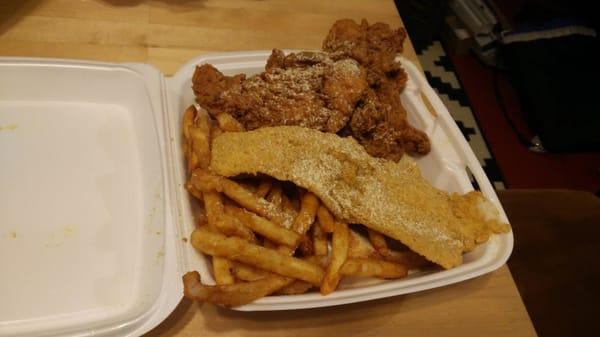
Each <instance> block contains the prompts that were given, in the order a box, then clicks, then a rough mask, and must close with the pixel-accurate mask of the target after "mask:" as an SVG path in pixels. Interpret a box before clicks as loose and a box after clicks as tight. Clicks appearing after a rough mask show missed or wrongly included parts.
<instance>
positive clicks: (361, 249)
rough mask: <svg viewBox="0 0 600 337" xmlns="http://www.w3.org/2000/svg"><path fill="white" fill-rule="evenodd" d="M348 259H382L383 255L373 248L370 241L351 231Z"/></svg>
mask: <svg viewBox="0 0 600 337" xmlns="http://www.w3.org/2000/svg"><path fill="white" fill-rule="evenodd" d="M348 258H363V259H369V258H375V259H377V258H378V259H381V255H380V254H379V253H378V252H377V250H376V249H375V248H374V247H373V245H372V244H371V242H369V239H367V238H365V237H363V236H362V235H360V234H358V233H357V232H355V231H354V230H352V229H350V243H349V246H348Z"/></svg>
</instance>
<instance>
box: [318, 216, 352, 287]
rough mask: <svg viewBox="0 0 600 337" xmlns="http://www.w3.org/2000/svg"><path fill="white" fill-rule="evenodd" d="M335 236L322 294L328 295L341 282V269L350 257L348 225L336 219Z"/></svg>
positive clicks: (332, 241)
mask: <svg viewBox="0 0 600 337" xmlns="http://www.w3.org/2000/svg"><path fill="white" fill-rule="evenodd" d="M334 226H335V228H334V231H333V237H332V240H331V260H330V261H329V265H328V266H327V269H326V271H325V277H324V278H323V283H322V284H321V294H323V295H327V294H329V293H331V292H332V291H334V290H335V288H337V285H338V283H339V282H340V278H341V275H340V269H341V268H342V266H343V265H344V263H345V262H346V259H347V257H348V244H349V241H350V232H349V229H348V225H347V224H345V223H343V222H339V221H335V222H334Z"/></svg>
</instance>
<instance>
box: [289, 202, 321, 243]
mask: <svg viewBox="0 0 600 337" xmlns="http://www.w3.org/2000/svg"><path fill="white" fill-rule="evenodd" d="M300 200H301V201H300V212H298V215H297V216H296V218H295V219H294V224H293V225H292V229H293V230H294V231H295V232H296V233H298V234H306V233H307V232H308V230H309V229H310V226H311V225H312V224H313V222H315V216H316V214H317V210H318V209H319V199H318V198H317V197H316V196H315V195H314V194H312V193H310V192H306V193H304V195H303V196H302V198H301V199H300Z"/></svg>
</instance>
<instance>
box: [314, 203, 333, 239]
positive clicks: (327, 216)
mask: <svg viewBox="0 0 600 337" xmlns="http://www.w3.org/2000/svg"><path fill="white" fill-rule="evenodd" d="M317 218H318V219H319V223H320V224H321V229H322V230H323V232H325V233H333V230H334V229H335V220H334V219H333V215H331V213H330V212H329V210H328V209H327V207H325V205H321V206H320V207H319V210H318V211H317Z"/></svg>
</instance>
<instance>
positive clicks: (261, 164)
mask: <svg viewBox="0 0 600 337" xmlns="http://www.w3.org/2000/svg"><path fill="white" fill-rule="evenodd" d="M211 168H212V170H213V171H214V172H215V173H218V174H221V175H224V176H236V175H239V174H242V173H250V174H258V173H262V174H266V175H269V176H272V177H275V178H277V179H279V180H284V181H292V182H294V183H295V184H297V185H299V186H301V187H304V188H306V189H308V190H310V191H311V192H313V193H314V194H315V195H317V196H318V197H319V198H320V199H321V200H322V201H323V203H324V204H325V205H326V206H327V207H328V208H329V209H330V210H331V211H332V212H333V213H334V214H335V216H336V217H337V218H339V219H341V220H343V221H346V222H348V223H359V224H364V225H365V226H367V227H368V228H371V229H374V230H376V231H379V232H381V233H383V234H386V235H388V236H390V237H392V238H394V239H396V240H398V241H400V242H402V243H404V244H405V245H407V246H408V247H409V248H410V249H412V250H413V251H415V252H417V253H419V254H421V255H423V256H425V257H426V258H427V259H428V260H430V261H432V262H435V263H437V264H439V265H441V266H443V267H444V268H451V267H454V266H457V265H459V264H461V263H462V253H463V252H464V251H468V250H470V249H472V248H473V247H474V245H475V244H476V243H481V242H484V241H486V240H487V238H488V237H489V235H490V234H492V233H498V232H504V231H508V230H509V228H510V227H509V226H508V225H507V224H501V223H500V222H499V221H498V214H497V210H496V209H495V207H494V206H493V205H491V204H490V203H489V202H488V201H487V200H486V199H485V198H484V197H483V196H482V195H481V194H480V193H479V192H471V193H468V194H466V195H465V196H459V195H449V194H448V193H446V192H443V191H440V190H438V189H436V188H434V187H433V186H431V185H430V184H429V183H427V182H426V181H425V180H424V179H423V178H422V177H421V174H420V171H419V169H418V167H417V166H416V164H415V163H414V162H413V161H412V160H411V159H409V158H408V157H406V156H405V157H403V158H402V160H401V161H400V162H398V163H394V162H391V161H387V160H381V159H376V158H373V157H371V156H370V155H368V154H367V152H366V151H365V150H364V148H363V147H362V146H360V145H359V144H358V143H357V142H356V141H355V140H353V139H352V138H341V137H339V136H337V135H335V134H328V133H323V132H319V131H316V130H312V129H307V128H303V127H296V126H281V127H270V128H262V129H257V130H254V131H249V132H236V133H224V134H222V135H221V136H219V137H217V138H216V139H215V140H214V141H213V152H212V160H211Z"/></svg>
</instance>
